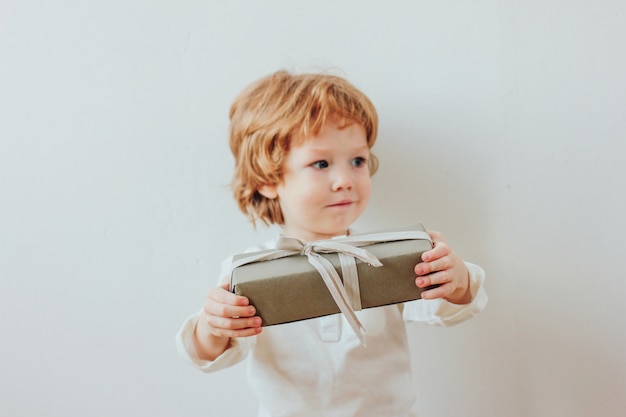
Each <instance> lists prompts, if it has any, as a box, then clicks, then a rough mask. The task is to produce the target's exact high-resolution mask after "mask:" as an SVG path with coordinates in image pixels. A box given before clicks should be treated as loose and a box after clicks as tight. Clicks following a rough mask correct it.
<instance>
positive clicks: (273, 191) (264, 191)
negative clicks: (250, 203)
mask: <svg viewBox="0 0 626 417" xmlns="http://www.w3.org/2000/svg"><path fill="white" fill-rule="evenodd" d="M277 188H278V187H277V186H275V185H262V186H260V187H259V188H258V189H257V191H258V192H259V193H260V194H261V195H262V196H263V197H265V198H269V199H270V200H273V199H275V198H276V197H278V191H277Z"/></svg>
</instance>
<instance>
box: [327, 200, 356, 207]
mask: <svg viewBox="0 0 626 417" xmlns="http://www.w3.org/2000/svg"><path fill="white" fill-rule="evenodd" d="M354 203H355V202H354V201H352V200H341V201H339V202H337V203H334V204H329V205H328V207H348V206H350V205H352V204H354Z"/></svg>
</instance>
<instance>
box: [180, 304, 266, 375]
mask: <svg viewBox="0 0 626 417" xmlns="http://www.w3.org/2000/svg"><path fill="white" fill-rule="evenodd" d="M199 318H200V313H196V314H194V315H192V316H191V317H189V318H187V320H185V322H184V323H183V325H182V327H181V328H180V330H179V331H178V334H177V335H176V349H177V350H178V353H179V354H180V355H181V356H182V357H183V359H185V360H186V361H187V362H189V363H190V364H191V365H192V366H194V367H195V368H197V369H199V370H201V371H203V372H215V371H219V370H220V369H224V368H228V367H231V366H233V365H235V364H236V363H239V362H241V361H242V360H244V359H245V358H246V356H248V353H249V352H250V350H251V349H252V346H253V345H254V343H255V341H256V336H251V337H245V338H232V339H230V346H229V347H228V348H227V349H226V350H225V351H224V353H222V354H221V355H220V356H218V357H217V358H215V360H213V361H208V360H204V359H200V358H199V357H198V354H197V352H196V348H195V345H194V341H193V337H194V331H195V329H196V324H197V323H198V320H199Z"/></svg>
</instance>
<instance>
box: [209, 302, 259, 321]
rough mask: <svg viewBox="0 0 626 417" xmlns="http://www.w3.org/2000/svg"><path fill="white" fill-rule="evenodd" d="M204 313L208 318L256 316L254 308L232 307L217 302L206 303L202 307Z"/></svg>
mask: <svg viewBox="0 0 626 417" xmlns="http://www.w3.org/2000/svg"><path fill="white" fill-rule="evenodd" d="M204 312H205V313H206V314H207V315H210V316H217V317H225V318H234V317H253V316H254V315H255V314H256V309H255V308H254V306H234V305H230V304H223V303H219V302H207V303H206V304H205V306H204Z"/></svg>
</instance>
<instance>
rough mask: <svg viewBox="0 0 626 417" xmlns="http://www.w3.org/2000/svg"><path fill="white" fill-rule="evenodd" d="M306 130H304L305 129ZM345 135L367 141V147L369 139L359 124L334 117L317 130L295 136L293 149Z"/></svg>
mask: <svg viewBox="0 0 626 417" xmlns="http://www.w3.org/2000/svg"><path fill="white" fill-rule="evenodd" d="M303 130H304V129H303ZM342 133H343V134H347V133H352V135H353V136H357V135H358V137H359V138H360V137H361V136H362V137H363V139H365V143H366V145H367V138H366V134H365V128H364V127H363V126H362V125H360V124H359V123H358V122H356V121H354V120H352V119H348V118H345V117H337V116H334V117H332V118H331V119H329V120H328V121H326V122H325V123H324V124H323V125H321V126H320V127H319V128H318V129H316V130H314V131H313V130H309V131H308V132H307V131H304V132H303V133H300V134H297V135H294V136H293V137H292V140H291V145H292V146H293V147H296V146H302V145H303V144H305V143H306V144H308V145H311V144H313V143H314V142H320V139H321V140H331V139H333V136H334V135H335V134H339V136H343V135H342Z"/></svg>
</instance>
